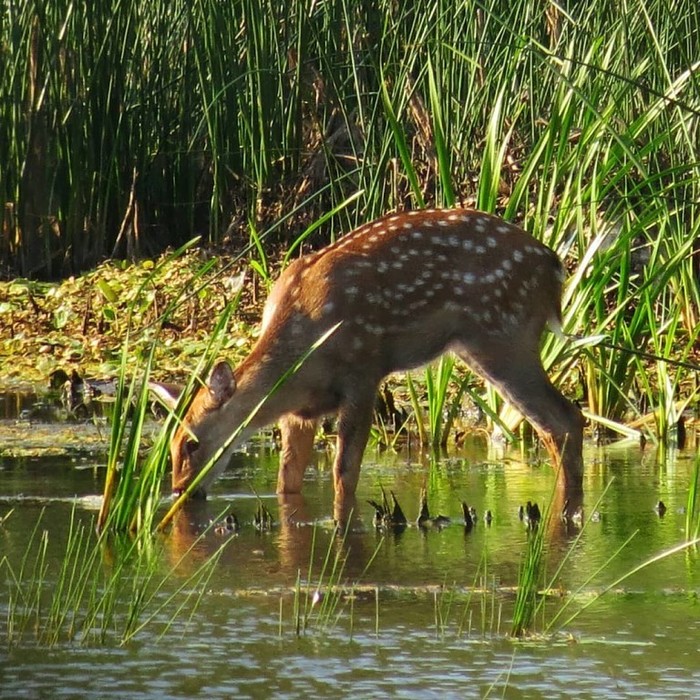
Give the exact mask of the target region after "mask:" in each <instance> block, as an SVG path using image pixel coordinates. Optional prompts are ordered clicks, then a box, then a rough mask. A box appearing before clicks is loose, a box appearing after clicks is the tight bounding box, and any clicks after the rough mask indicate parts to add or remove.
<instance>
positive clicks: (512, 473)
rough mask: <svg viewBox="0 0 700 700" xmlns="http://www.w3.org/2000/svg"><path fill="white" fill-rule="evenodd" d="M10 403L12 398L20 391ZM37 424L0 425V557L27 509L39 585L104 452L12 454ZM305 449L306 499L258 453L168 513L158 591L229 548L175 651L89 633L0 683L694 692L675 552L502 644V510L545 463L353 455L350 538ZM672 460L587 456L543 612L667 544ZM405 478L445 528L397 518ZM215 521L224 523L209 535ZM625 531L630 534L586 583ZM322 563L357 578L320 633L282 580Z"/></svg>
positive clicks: (14, 692) (87, 508)
mask: <svg viewBox="0 0 700 700" xmlns="http://www.w3.org/2000/svg"><path fill="white" fill-rule="evenodd" d="M14 405H15V406H16V407H17V408H19V409H20V412H21V410H24V409H23V408H22V406H23V405H24V404H22V403H21V402H20V403H17V402H16V401H15V403H14ZM3 411H4V413H3V415H7V411H6V410H5V409H3ZM91 426H92V427H91ZM50 429H51V427H50V426H47V425H44V424H41V423H37V422H36V420H33V421H28V420H25V419H24V418H22V417H21V413H16V414H15V415H14V416H13V417H12V418H5V419H0V446H1V447H0V448H4V449H3V451H2V452H0V518H2V517H3V515H4V514H5V513H7V512H8V511H9V510H10V509H11V508H14V511H13V512H12V514H11V516H10V517H9V518H8V519H7V521H6V522H4V523H3V524H2V525H1V526H0V548H1V550H2V556H6V557H7V561H8V562H11V563H12V564H13V565H15V566H16V565H17V564H18V562H20V561H21V559H22V557H23V555H24V553H25V550H26V546H27V542H28V540H29V533H31V531H32V528H33V527H34V525H35V523H36V522H37V519H38V518H39V515H40V514H42V513H43V515H42V521H41V522H42V528H43V529H45V530H46V531H47V532H48V533H49V538H50V543H51V544H53V545H55V546H50V547H49V548H48V550H47V571H48V574H47V575H48V576H49V577H51V576H54V577H56V576H57V572H58V570H59V568H60V565H61V553H62V552H63V551H64V549H62V546H63V545H64V544H65V539H66V530H67V525H68V522H69V519H70V516H71V510H72V508H73V504H74V503H75V502H77V503H78V504H79V509H78V515H79V517H80V518H82V519H84V520H85V521H86V522H89V521H90V520H91V518H93V517H94V510H91V508H94V506H95V502H96V500H97V499H96V497H97V496H98V495H99V493H100V492H101V487H102V479H103V466H102V465H103V458H102V457H101V456H100V454H101V452H100V450H101V449H103V448H102V447H98V443H97V442H96V443H95V444H94V445H89V446H88V449H85V450H84V451H81V452H71V451H67V450H63V451H61V450H59V453H58V454H51V453H49V452H39V453H37V454H34V455H33V456H28V454H27V453H25V452H22V451H21V450H18V449H16V448H17V446H18V445H19V444H20V442H21V433H22V431H24V433H25V434H26V440H25V444H24V446H25V447H31V445H33V444H36V443H37V442H38V437H37V435H38V433H41V432H42V431H46V432H48V431H49V430H50ZM93 429H94V424H93V423H78V424H72V425H71V426H70V431H66V432H64V433H55V434H54V435H53V438H52V440H53V442H54V443H57V442H61V441H62V440H63V436H64V435H68V434H69V433H71V434H73V435H77V436H78V437H77V438H71V439H76V442H78V443H80V441H81V440H82V441H83V443H85V442H86V437H85V436H86V435H87V434H88V431H89V430H93ZM18 431H19V432H18ZM47 439H48V438H47ZM104 440H105V442H104V443H103V444H104V449H106V437H105V438H104ZM18 441H19V442H18ZM7 445H11V449H7V447H6V446H7ZM83 447H85V444H83ZM102 454H103V453H102ZM318 461H319V464H318V465H317V467H316V468H315V469H312V470H310V471H309V473H308V474H307V479H306V483H305V488H304V495H303V496H296V497H290V496H287V497H283V498H281V497H278V496H277V495H275V493H274V489H275V483H276V454H275V453H274V451H273V450H270V449H268V448H267V447H266V446H265V444H264V443H263V444H261V445H258V446H257V447H255V448H252V450H251V452H250V453H248V454H244V453H238V454H236V455H235V456H234V458H233V460H232V463H231V465H230V467H229V469H228V470H227V472H226V473H225V474H224V475H223V477H222V478H221V479H220V480H219V481H218V482H216V484H215V486H214V488H213V489H212V493H211V495H210V499H209V500H208V501H206V502H198V503H193V504H191V505H190V506H189V507H188V508H186V509H185V510H183V511H181V512H180V513H179V515H178V517H177V518H176V519H175V521H174V523H173V525H172V528H171V530H170V531H169V532H168V533H166V534H165V535H163V536H162V537H159V538H158V543H159V545H161V546H162V552H161V555H160V556H161V559H162V562H161V564H160V566H161V567H162V570H163V572H167V571H169V570H170V569H171V568H172V567H173V566H174V565H175V564H179V565H178V567H177V569H176V570H175V573H174V576H173V577H171V580H170V582H169V583H168V584H167V585H166V586H165V587H164V589H163V591H162V592H161V593H159V594H158V595H161V596H165V595H166V594H168V593H172V592H173V591H176V590H177V587H178V586H179V585H182V582H183V581H184V580H186V578H187V576H188V575H189V574H191V573H192V572H193V571H195V570H196V569H197V567H198V566H199V565H200V564H201V563H203V562H205V561H207V560H208V559H209V558H210V557H212V556H214V554H215V553H216V552H217V551H218V550H219V548H220V547H221V544H222V543H223V542H224V541H228V546H227V547H226V548H225V549H224V551H223V553H222V554H221V559H220V561H219V563H218V565H217V567H216V569H215V573H214V575H213V576H212V577H211V578H210V579H209V580H208V581H207V586H206V589H205V590H204V592H203V594H202V597H201V600H200V604H199V607H198V610H197V613H196V615H195V616H194V617H193V618H192V619H188V618H187V615H184V616H183V620H182V621H178V622H177V623H176V624H174V625H173V627H172V629H170V631H169V632H168V635H170V634H172V635H176V637H177V640H176V642H175V643H171V642H169V641H168V642H167V643H163V641H159V640H158V638H157V636H155V635H156V634H157V633H156V632H155V629H154V631H153V632H150V631H149V628H146V629H145V630H144V631H143V632H142V633H140V635H139V636H138V638H137V640H136V641H135V642H133V643H132V644H131V645H130V646H127V648H125V649H115V648H114V646H113V645H109V644H107V646H105V647H103V648H101V649H80V648H76V647H75V646H73V645H65V646H58V647H56V648H52V649H49V650H47V649H41V648H36V646H35V645H33V644H31V643H29V642H28V643H26V644H22V645H19V646H18V647H15V648H13V649H11V650H10V651H9V657H8V660H9V666H8V664H5V666H6V667H7V668H9V669H10V671H9V673H6V674H5V678H4V679H3V693H8V694H9V695H8V697H9V696H13V697H14V696H19V694H21V693H24V694H25V695H26V694H27V693H29V695H34V696H39V695H41V694H42V693H45V692H50V689H51V688H55V687H64V688H74V689H76V688H79V689H80V691H81V692H82V693H100V694H101V695H102V696H105V697H107V696H110V694H111V695H115V696H116V695H120V696H123V695H124V694H125V693H126V694H129V695H130V696H133V697H162V696H163V695H166V696H167V695H170V696H173V697H175V696H181V695H185V696H191V695H192V694H196V693H206V694H207V696H210V697H216V696H224V695H229V696H230V695H240V696H249V697H250V696H254V697H255V696H262V695H264V696H270V695H271V694H273V695H274V694H278V695H284V696H285V697H300V696H304V695H309V694H311V696H319V695H325V694H328V693H329V692H334V693H335V694H336V695H338V696H340V697H345V696H349V695H351V694H352V695H355V696H357V694H360V695H365V694H375V695H376V694H389V695H396V696H415V695H417V694H423V695H426V696H427V697H431V696H434V695H435V694H440V695H442V696H448V697H481V696H483V695H484V694H486V692H487V691H488V689H489V687H490V686H491V685H492V684H495V687H497V688H499V691H498V692H499V694H501V695H503V694H505V695H506V696H507V695H509V694H513V695H514V696H520V695H522V694H528V693H529V694H533V693H534V694H535V695H550V696H551V695H559V694H562V693H565V694H570V693H572V692H577V693H582V694H584V695H586V694H594V693H595V694H601V693H605V694H606V696H607V695H610V696H611V697H613V696H622V695H625V694H629V693H636V694H642V695H644V696H646V697H654V696H659V697H661V696H662V695H663V696H664V697H668V696H669V694H670V695H673V694H674V692H681V690H680V689H681V688H682V691H683V692H685V693H686V694H687V693H689V694H690V695H694V694H697V693H698V692H700V674H699V673H698V671H697V668H696V667H697V664H696V657H697V641H696V640H697V639H698V638H700V636H699V635H700V622H698V617H697V615H696V610H695V607H696V601H697V596H698V593H699V592H700V573H699V571H700V570H699V567H698V563H697V558H696V555H695V553H694V552H688V553H686V554H685V555H678V556H674V557H671V558H669V559H666V560H663V561H662V562H659V563H658V564H657V565H655V566H654V567H652V568H650V569H647V570H645V571H644V572H643V573H642V574H639V575H637V576H634V577H632V578H631V579H629V580H628V581H626V582H625V584H624V588H621V589H620V590H619V591H615V592H614V593H613V594H612V595H611V596H608V597H606V598H604V599H602V600H601V601H600V602H598V603H596V604H595V605H594V606H592V607H591V608H590V609H589V610H587V611H586V613H585V614H584V615H583V616H581V617H580V618H578V619H577V620H576V621H575V622H574V623H573V625H572V626H571V627H569V628H567V629H565V630H563V632H564V633H565V634H564V635H563V636H556V637H554V638H550V639H547V640H541V641H540V642H539V643H534V642H533V641H532V640H531V641H530V642H529V643H520V644H515V643H514V642H512V641H509V640H508V639H507V635H506V633H507V631H508V629H509V615H510V614H511V612H512V605H513V600H514V588H513V587H514V586H515V584H516V582H517V579H518V572H519V569H520V566H521V563H522V558H523V552H524V550H525V547H526V544H527V539H528V531H527V527H526V526H525V524H524V523H523V521H522V520H521V519H520V518H519V513H518V511H519V507H520V506H522V505H524V504H525V503H526V502H527V501H532V502H537V503H538V504H540V506H542V507H543V506H544V504H545V503H547V502H548V501H549V499H550V497H551V496H552V493H553V492H554V488H553V487H554V475H553V474H552V472H551V470H550V469H549V468H548V467H547V466H546V465H544V466H543V465H540V464H539V463H538V461H537V460H536V459H533V458H532V455H529V454H525V455H523V454H521V453H520V452H518V451H516V450H512V451H511V450H507V451H505V452H503V451H501V450H495V449H494V448H492V447H490V446H488V445H486V444H485V443H483V442H479V441H478V440H475V441H473V442H469V443H467V444H466V445H465V447H464V448H463V449H462V450H460V452H459V453H453V454H450V455H449V456H447V457H444V458H440V459H430V458H427V457H422V456H418V455H407V454H393V453H383V454H380V453H378V452H376V451H374V450H372V449H371V448H370V449H368V451H367V454H366V456H365V463H364V466H363V474H362V478H361V481H360V487H359V491H358V494H357V498H356V500H355V502H354V503H353V504H344V506H345V508H344V510H343V513H342V515H343V518H344V519H345V520H346V521H347V522H348V530H347V533H346V534H345V535H343V534H342V533H339V532H338V531H336V529H335V527H334V516H338V515H339V511H338V510H337V507H334V503H333V492H332V486H331V483H330V475H329V467H328V466H327V465H326V459H325V458H324V456H323V455H320V456H319V460H318ZM692 463H693V455H692V453H690V452H676V453H671V454H668V455H665V457H664V459H658V458H657V456H656V455H654V454H653V453H650V452H643V451H641V450H640V449H639V448H638V447H632V446H618V447H610V448H607V449H597V448H590V447H589V448H588V449H587V451H586V454H585V464H586V473H585V482H584V488H585V499H583V506H584V513H585V515H586V516H588V515H591V514H592V510H593V506H594V504H595V503H596V501H597V500H598V498H599V496H600V495H601V494H602V493H603V491H604V490H605V489H606V487H607V488H608V490H607V492H606V494H605V498H604V500H603V501H602V502H601V503H600V505H599V506H598V508H597V512H596V513H595V519H594V521H593V522H591V523H589V524H588V525H587V527H586V529H585V531H584V533H583V535H582V536H581V537H580V540H579V542H578V545H577V550H576V552H575V553H574V555H573V556H571V557H570V559H569V560H568V561H567V564H566V567H565V568H564V571H563V572H562V575H561V578H560V580H559V582H558V585H559V590H560V597H559V598H552V599H551V601H549V600H548V601H547V602H546V604H545V607H544V612H543V613H542V615H543V616H544V617H545V618H546V617H547V616H549V617H551V616H552V615H553V614H554V612H555V611H556V610H557V609H558V606H559V605H560V601H562V600H564V599H568V598H569V597H570V596H571V595H572V594H573V592H576V591H577V590H578V588H579V587H580V586H581V585H582V584H584V583H585V586H584V589H583V590H582V591H580V592H578V593H576V600H575V602H576V604H577V605H582V604H584V603H585V602H587V601H588V600H590V599H591V597H592V596H594V595H595V593H596V592H597V591H599V590H601V589H602V588H603V587H604V586H605V585H606V584H607V583H609V582H610V581H612V580H614V579H615V578H616V577H617V576H620V575H621V574H623V573H625V572H626V571H628V570H629V569H631V568H632V567H633V566H636V565H637V564H639V563H640V562H641V561H643V560H644V559H647V558H649V557H650V556H652V555H654V554H656V553H658V552H660V551H662V550H663V549H666V548H669V547H671V546H674V545H677V544H678V543H679V542H680V541H682V538H683V533H682V529H683V523H684V519H685V515H684V513H683V512H682V509H683V507H684V506H685V502H686V494H687V488H688V483H689V479H690V474H691V471H692ZM382 489H385V490H386V492H387V494H390V493H391V492H393V493H394V494H395V495H396V497H397V499H398V500H399V502H400V504H401V508H402V510H403V511H404V513H405V514H406V517H407V520H408V524H407V526H406V527H405V528H400V529H397V530H393V529H391V528H390V529H377V528H376V527H375V523H374V516H375V512H374V508H373V507H372V506H371V505H369V503H368V501H370V500H374V501H378V500H381V491H382ZM424 490H425V492H426V493H427V499H428V503H429V506H430V511H431V513H433V514H441V515H444V516H447V517H448V518H449V523H446V524H445V525H444V527H441V528H438V527H425V528H421V527H418V526H417V525H416V519H417V517H418V514H419V512H420V508H421V494H422V492H423V491H424ZM557 499H558V500H556V501H555V503H554V504H553V506H552V508H553V513H554V514H555V517H553V518H552V520H551V524H550V530H549V531H548V532H547V533H546V557H547V559H546V561H547V564H546V566H547V571H548V572H552V571H553V570H554V569H555V568H556V566H557V565H558V562H560V561H561V560H562V558H563V557H564V556H565V554H566V552H567V551H568V550H569V547H570V546H571V543H572V542H573V541H574V540H575V539H576V538H577V537H578V536H579V534H580V527H579V526H578V524H576V523H572V522H568V523H566V522H563V521H562V520H561V519H560V518H559V517H556V516H557V514H558V513H560V512H561V510H562V509H563V506H564V503H563V500H564V495H563V494H562V495H560V496H557ZM660 500H662V501H663V502H664V503H665V505H666V512H665V514H664V515H663V517H659V515H658V514H657V513H656V512H655V511H654V506H655V504H657V503H658V501H660ZM462 502H466V503H467V504H468V505H469V506H470V507H472V508H473V509H474V510H475V511H476V514H477V517H476V521H475V524H474V525H473V526H471V527H465V521H464V516H463V512H462ZM261 504H264V505H265V507H266V508H267V510H268V511H269V512H270V514H271V515H272V523H271V525H270V526H267V527H264V528H261V527H259V526H256V518H257V517H258V513H259V509H260V506H261ZM569 505H571V503H570V504H569ZM164 506H165V504H164ZM487 511H490V513H491V514H492V519H491V522H490V523H489V522H487V520H486V519H485V514H486V513H487ZM227 515H235V521H236V522H237V524H238V526H237V527H236V528H231V529H227V528H226V527H225V523H226V520H225V518H226V516H227ZM220 522H221V523H223V524H224V526H223V527H219V528H216V527H215V526H216V525H217V524H219V523H220ZM212 524H213V526H212ZM635 533H636V534H635ZM630 537H632V541H631V544H630V545H629V546H628V547H626V548H625V549H623V550H622V552H621V553H620V554H618V555H617V556H615V557H614V558H613V561H612V562H610V563H608V564H607V565H606V566H605V567H604V569H603V571H602V572H601V573H600V574H599V575H597V576H595V577H594V578H593V579H592V580H590V581H589V578H590V577H591V574H592V573H594V572H595V571H596V570H598V569H599V568H600V567H601V566H603V565H604V564H605V563H606V562H607V560H608V559H610V558H611V556H612V555H613V554H614V553H615V552H616V551H617V550H618V549H619V547H620V545H621V544H622V543H623V542H624V541H625V540H626V539H628V538H630ZM229 540H230V541H229ZM52 557H53V558H52ZM336 557H337V560H338V561H341V562H342V568H341V569H340V573H339V575H338V576H337V579H336V582H337V583H339V584H342V585H343V586H345V587H346V588H350V587H351V586H353V585H357V586H358V590H361V591H362V594H360V593H358V594H357V595H356V597H355V598H354V599H353V598H352V597H350V596H345V597H344V598H343V599H342V600H341V601H340V602H339V604H338V608H337V611H338V617H337V618H333V619H334V622H333V624H331V625H327V626H325V627H323V628H322V630H321V628H315V627H313V626H312V627H309V629H308V630H307V632H306V633H301V634H298V626H296V625H295V623H294V612H293V611H294V605H295V595H297V596H298V592H299V590H300V589H299V586H301V590H302V592H304V591H307V590H309V591H311V592H313V591H314V590H315V589H316V587H317V586H318V584H319V581H320V579H321V577H322V576H325V578H324V582H327V581H328V580H329V576H328V568H326V570H325V571H326V573H325V574H323V572H324V565H326V566H327V567H328V565H327V562H328V561H329V560H330V561H335V560H336ZM370 562H371V564H369V566H368V563H370ZM298 582H299V583H298ZM166 589H167V591H166ZM324 590H325V589H324ZM295 591H296V592H295ZM7 594H8V588H7V586H5V587H4V588H3V589H2V590H1V591H0V613H5V612H6V610H7V605H8V600H7ZM327 595H330V593H327ZM301 603H304V600H302V601H301ZM161 614H164V613H161ZM540 622H541V621H540ZM538 624H539V622H538ZM0 629H2V628H0ZM158 629H159V631H160V630H161V629H162V628H158ZM168 638H169V637H167V636H166V637H165V638H164V639H166V640H167V639H168ZM583 642H585V643H583ZM408 668H410V673H407V669H408ZM155 669H157V671H156V670H155ZM98 671H99V672H98ZM105 689H107V692H106V694H105ZM164 689H166V690H164ZM20 691H21V692H20Z"/></svg>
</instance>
